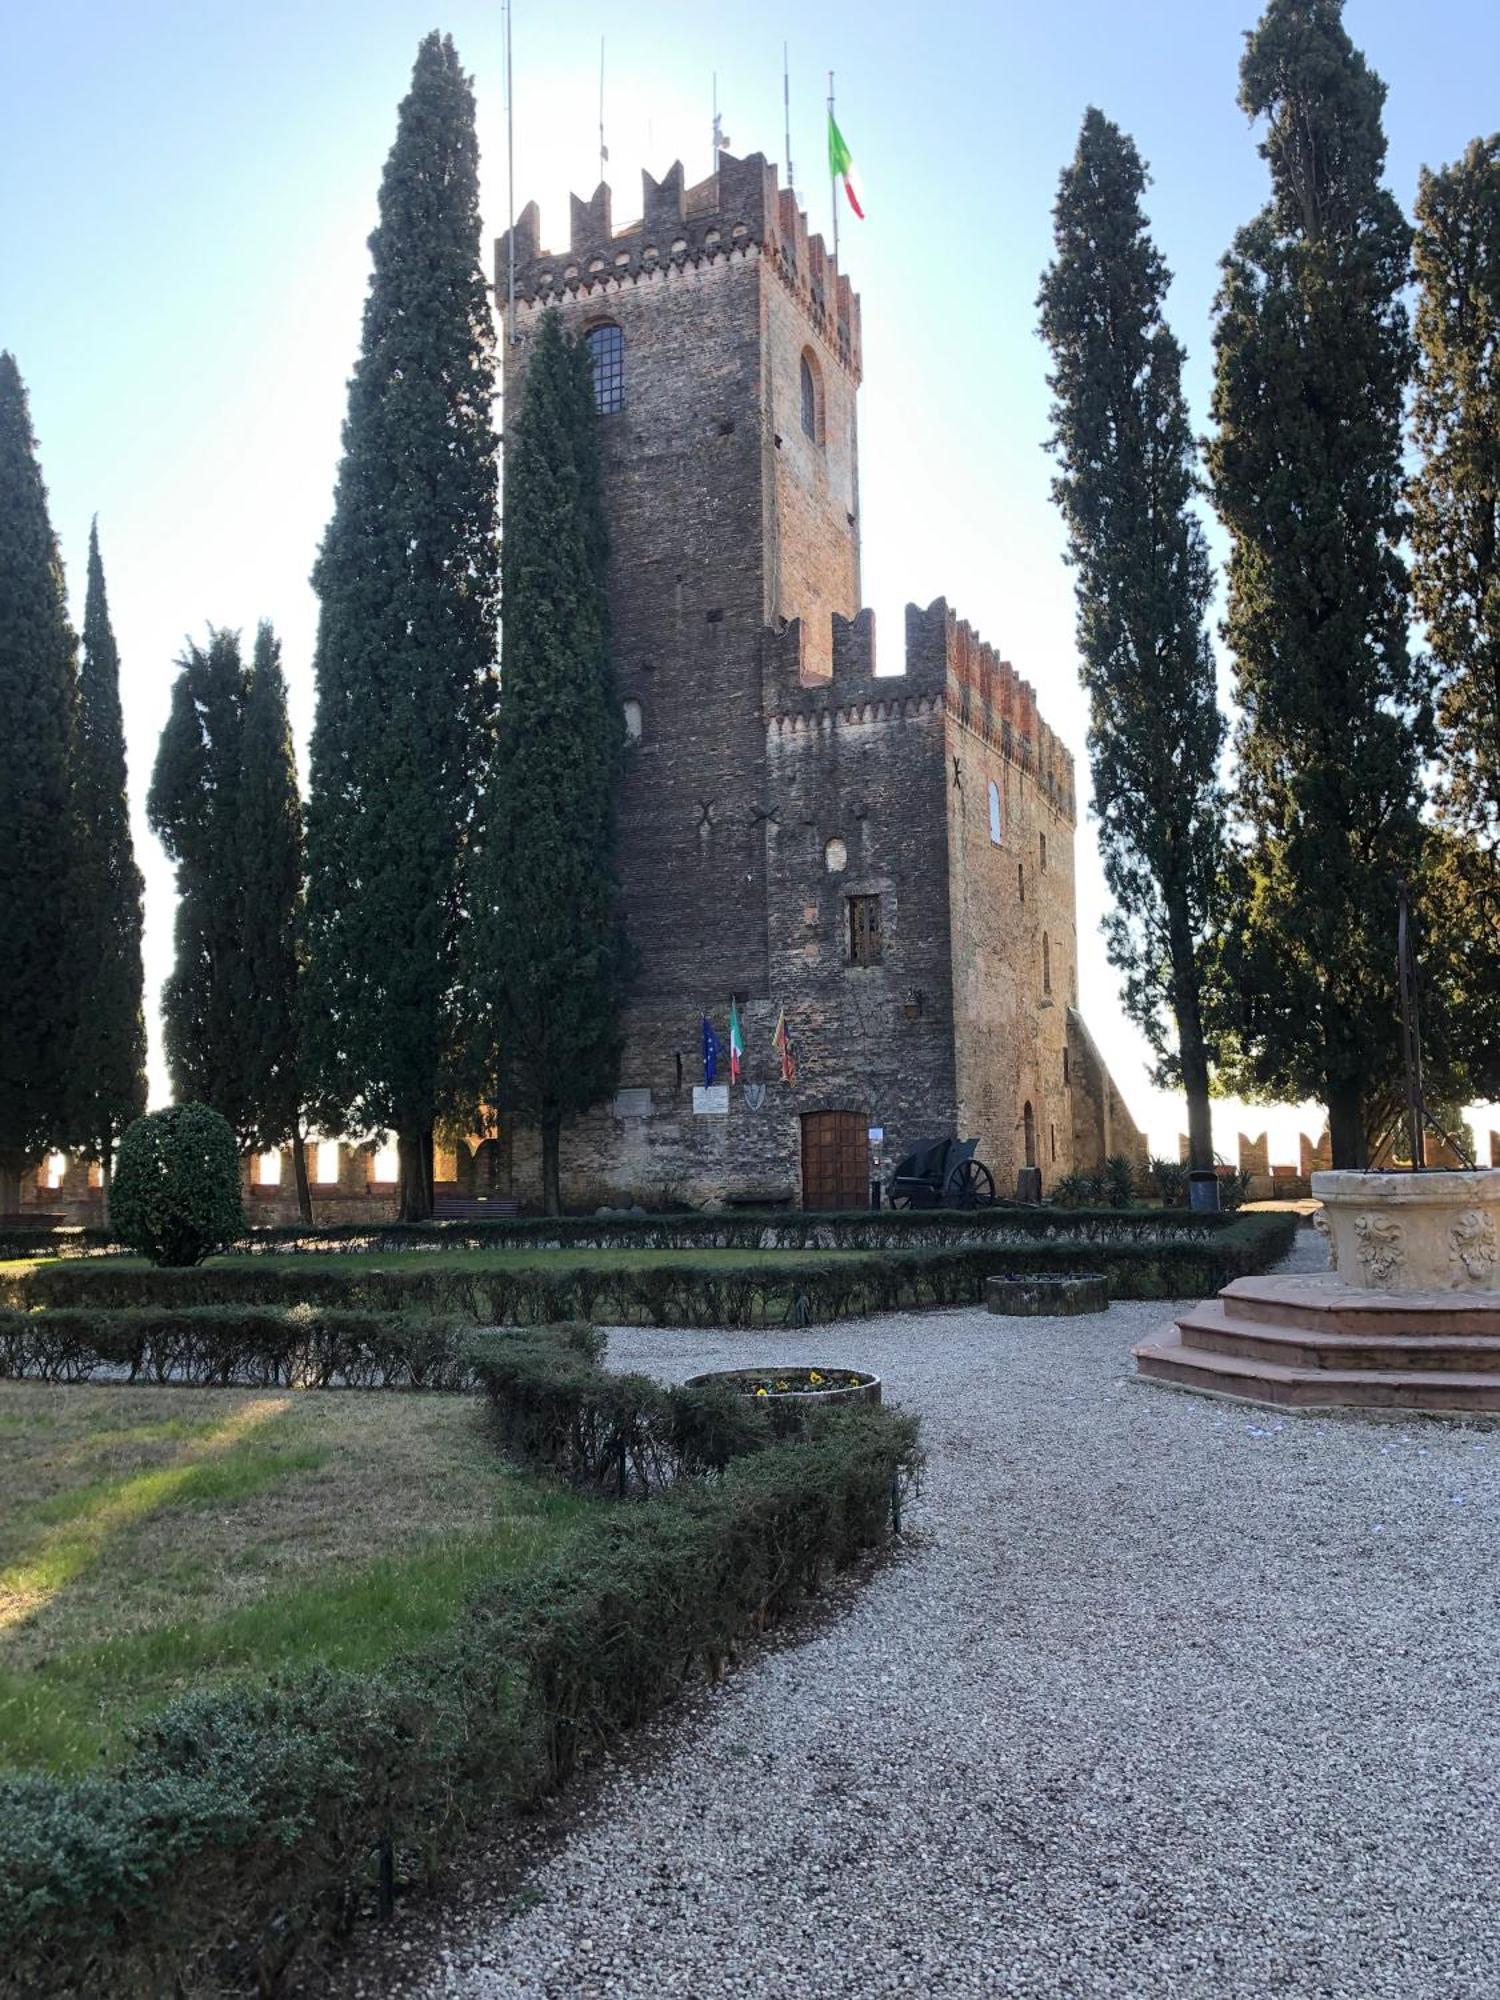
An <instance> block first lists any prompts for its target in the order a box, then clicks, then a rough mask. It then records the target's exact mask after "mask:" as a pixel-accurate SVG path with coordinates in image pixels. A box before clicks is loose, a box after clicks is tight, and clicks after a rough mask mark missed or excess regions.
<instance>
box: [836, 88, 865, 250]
mask: <svg viewBox="0 0 1500 2000" xmlns="http://www.w3.org/2000/svg"><path fill="white" fill-rule="evenodd" d="M828 172H829V175H830V177H831V178H832V179H834V180H836V181H842V182H843V183H844V193H845V194H846V195H848V197H849V206H850V207H851V208H852V209H853V210H854V213H855V214H856V215H857V216H858V217H859V219H860V221H861V222H863V221H864V219H865V210H864V203H863V202H862V201H861V200H860V198H859V176H858V174H856V173H855V171H854V155H853V154H852V153H851V152H850V151H849V147H848V144H847V142H846V141H845V138H844V135H843V133H842V132H841V131H840V130H839V127H838V120H837V119H836V118H835V117H834V115H833V113H832V112H831V111H830V112H829V114H828Z"/></svg>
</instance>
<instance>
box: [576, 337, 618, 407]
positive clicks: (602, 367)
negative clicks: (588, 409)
mask: <svg viewBox="0 0 1500 2000" xmlns="http://www.w3.org/2000/svg"><path fill="white" fill-rule="evenodd" d="M585 339H586V340H587V342H588V350H589V359H590V360H591V361H592V362H593V364H594V408H595V409H596V410H597V411H598V412H599V414H600V416H601V417H612V416H614V415H615V413H616V412H617V411H619V410H623V409H624V407H625V336H624V334H623V333H621V331H620V329H619V328H618V327H617V326H613V325H611V326H595V327H590V329H589V331H588V333H587V334H586V335H585Z"/></svg>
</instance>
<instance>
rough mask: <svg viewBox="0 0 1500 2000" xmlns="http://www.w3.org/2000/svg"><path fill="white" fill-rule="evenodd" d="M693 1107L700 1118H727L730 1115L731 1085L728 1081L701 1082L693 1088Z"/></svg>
mask: <svg viewBox="0 0 1500 2000" xmlns="http://www.w3.org/2000/svg"><path fill="white" fill-rule="evenodd" d="M693 1109H694V1111H695V1112H696V1113H697V1114H698V1116H699V1117H700V1118H727V1117H728V1116H729V1085H728V1084H727V1083H700V1084H697V1085H695V1086H694V1089H693Z"/></svg>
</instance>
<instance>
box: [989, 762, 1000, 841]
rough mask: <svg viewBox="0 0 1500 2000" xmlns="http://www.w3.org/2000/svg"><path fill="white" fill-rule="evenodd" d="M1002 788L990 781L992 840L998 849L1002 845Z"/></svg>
mask: <svg viewBox="0 0 1500 2000" xmlns="http://www.w3.org/2000/svg"><path fill="white" fill-rule="evenodd" d="M1000 834H1001V824H1000V787H999V786H998V785H997V784H996V783H995V781H994V779H993V778H991V779H990V839H991V841H992V842H993V843H994V845H995V846H996V847H998V846H999V845H1000Z"/></svg>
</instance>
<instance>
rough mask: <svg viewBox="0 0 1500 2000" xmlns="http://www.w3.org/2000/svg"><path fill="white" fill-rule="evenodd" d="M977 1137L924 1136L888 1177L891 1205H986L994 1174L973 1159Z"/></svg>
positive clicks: (992, 1190)
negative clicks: (944, 1137) (889, 1180)
mask: <svg viewBox="0 0 1500 2000" xmlns="http://www.w3.org/2000/svg"><path fill="white" fill-rule="evenodd" d="M978 1144H979V1141H978V1140H977V1139H925V1140H924V1141H923V1142H922V1144H921V1145H920V1146H918V1147H916V1148H915V1150H914V1151H912V1152H910V1153H908V1154H907V1155H906V1157H905V1159H903V1160H902V1161H901V1162H900V1163H899V1165H898V1166H897V1168H896V1171H895V1173H894V1174H892V1176H891V1184H890V1188H889V1190H888V1197H887V1198H888V1199H889V1201H890V1204H891V1207H892V1208H989V1207H990V1206H991V1205H992V1204H993V1202H994V1199H995V1176H994V1175H993V1174H992V1173H991V1172H990V1170H989V1168H988V1167H987V1166H986V1165H985V1164H984V1162H983V1160H976V1159H975V1157H974V1150H975V1148H976V1147H977V1146H978Z"/></svg>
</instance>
